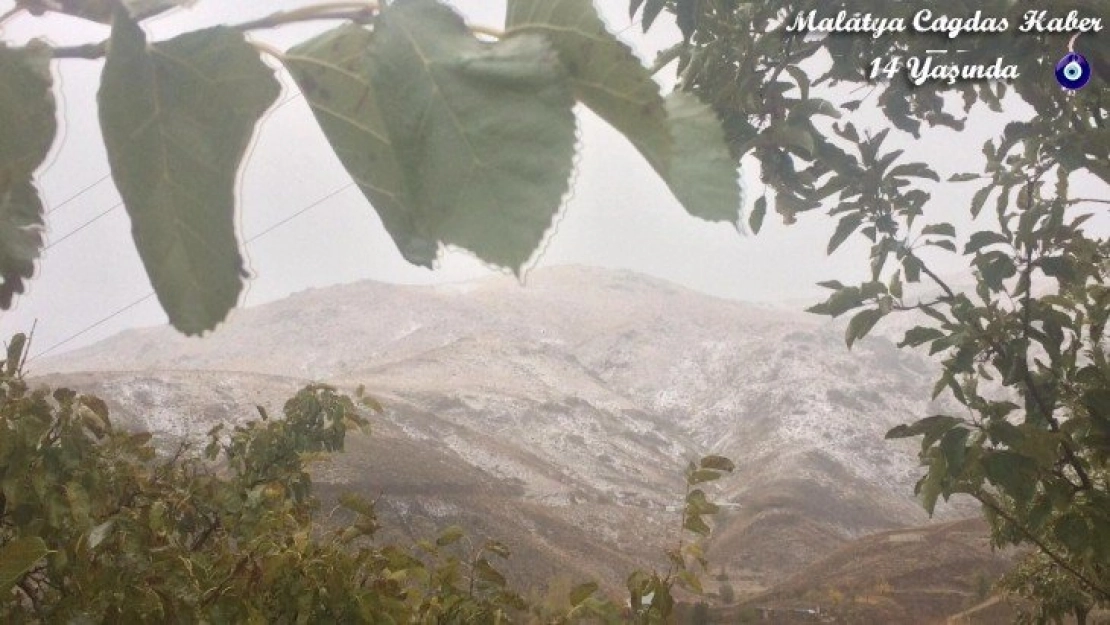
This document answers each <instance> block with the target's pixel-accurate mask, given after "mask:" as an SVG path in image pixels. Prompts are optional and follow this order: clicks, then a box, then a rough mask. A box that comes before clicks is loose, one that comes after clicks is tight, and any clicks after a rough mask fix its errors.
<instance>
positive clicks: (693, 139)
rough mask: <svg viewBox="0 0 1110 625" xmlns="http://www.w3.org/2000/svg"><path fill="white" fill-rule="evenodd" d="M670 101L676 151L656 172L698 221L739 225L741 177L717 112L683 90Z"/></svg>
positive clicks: (676, 92)
mask: <svg viewBox="0 0 1110 625" xmlns="http://www.w3.org/2000/svg"><path fill="white" fill-rule="evenodd" d="M666 103H667V117H668V125H669V127H670V129H671V135H672V136H673V137H674V150H673V152H672V154H671V157H670V162H669V163H668V165H667V167H666V169H665V170H664V169H661V168H660V167H658V166H656V171H658V172H659V174H660V175H661V176H662V177H663V180H665V181H666V182H667V186H669V187H670V188H671V192H673V193H674V195H675V197H676V198H678V201H679V202H681V203H682V205H683V206H684V207H685V208H686V211H687V212H688V213H690V214H691V215H693V216H694V217H700V218H701V219H706V220H709V221H728V222H731V223H733V224H737V225H739V223H740V206H741V204H742V203H743V200H742V198H741V196H740V174H739V171H738V170H737V166H736V161H735V160H734V159H733V158H732V156H731V155H729V152H728V146H727V144H726V143H725V135H724V130H723V128H722V126H721V122H720V120H719V119H717V114H716V113H714V112H713V109H711V108H709V107H708V106H706V105H705V104H702V103H701V101H700V100H698V98H697V96H694V95H692V94H689V93H686V92H684V91H675V92H674V93H671V94H670V95H669V96H667V98H666ZM648 161H649V162H652V161H653V159H651V158H649V159H648ZM653 164H654V163H653Z"/></svg>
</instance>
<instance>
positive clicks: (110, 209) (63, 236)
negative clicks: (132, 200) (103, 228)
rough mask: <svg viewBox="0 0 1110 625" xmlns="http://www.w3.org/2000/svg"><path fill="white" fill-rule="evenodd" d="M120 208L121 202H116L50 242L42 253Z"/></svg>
mask: <svg viewBox="0 0 1110 625" xmlns="http://www.w3.org/2000/svg"><path fill="white" fill-rule="evenodd" d="M121 206H123V202H117V203H116V204H115V205H114V206H111V207H109V208H107V209H106V210H104V212H102V213H100V214H99V215H97V216H96V217H93V218H92V219H90V220H88V221H86V222H85V223H83V224H81V225H80V226H77V227H76V228H74V229H73V230H70V231H69V232H67V233H65V234H63V235H62V236H60V237H58V238H57V239H54V240H53V241H51V242H50V244H49V245H47V246H46V247H44V248H42V251H44V252H45V251H46V250H48V249H50V248H52V247H54V246H56V245H58V244H59V243H61V242H62V241H65V240H66V239H68V238H70V237H71V236H73V235H75V234H77V233H78V232H81V231H82V230H84V229H85V228H88V227H89V226H91V225H93V224H94V223H96V222H97V221H99V220H100V219H101V218H103V217H104V216H106V215H107V214H108V213H111V212H112V211H114V210H116V209H118V208H119V207H121Z"/></svg>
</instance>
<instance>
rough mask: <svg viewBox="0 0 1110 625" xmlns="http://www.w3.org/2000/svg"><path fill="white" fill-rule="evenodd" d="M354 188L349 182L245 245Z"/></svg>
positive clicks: (248, 240) (260, 233)
mask: <svg viewBox="0 0 1110 625" xmlns="http://www.w3.org/2000/svg"><path fill="white" fill-rule="evenodd" d="M353 186H355V183H353V182H348V183H347V184H345V185H343V186H342V187H339V188H338V189H336V190H334V191H332V192H331V193H328V194H327V195H325V196H324V197H322V198H320V199H318V200H316V201H315V202H313V203H311V204H309V205H308V206H305V207H304V208H302V209H301V210H299V211H297V212H295V213H293V214H292V215H289V216H288V217H286V218H285V219H282V220H281V221H279V222H277V223H275V224H273V225H271V226H269V227H267V228H266V229H264V230H262V231H261V232H259V233H257V234H255V235H254V236H252V237H250V238H249V239H247V240H246V241H244V242H243V243H244V244H246V243H253V242H255V241H257V240H258V239H260V238H262V237H263V236H265V235H267V234H270V233H271V232H273V231H274V230H277V229H278V228H280V227H282V226H284V225H285V224H287V223H289V222H290V221H293V220H294V219H296V218H297V217H300V216H301V215H303V214H305V213H307V212H308V211H310V210H312V209H314V208H316V207H317V206H319V205H321V204H323V203H324V202H326V201H328V200H330V199H332V198H333V197H335V196H337V195H339V194H340V193H342V192H344V191H346V190H347V189H350V188H351V187H353Z"/></svg>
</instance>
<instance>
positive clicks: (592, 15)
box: [506, 0, 741, 225]
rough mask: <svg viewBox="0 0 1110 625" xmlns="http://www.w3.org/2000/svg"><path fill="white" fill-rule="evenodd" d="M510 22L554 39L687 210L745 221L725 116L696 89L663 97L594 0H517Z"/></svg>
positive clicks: (603, 112)
mask: <svg viewBox="0 0 1110 625" xmlns="http://www.w3.org/2000/svg"><path fill="white" fill-rule="evenodd" d="M645 19H646V18H645ZM506 28H507V29H508V32H509V34H510V35H512V34H513V33H533V32H538V33H542V34H543V35H545V36H546V37H547V38H548V40H550V41H551V42H552V45H554V46H555V48H556V50H558V52H559V57H560V59H561V60H562V62H563V64H564V65H566V67H567V70H568V71H569V72H570V74H571V77H572V80H573V84H574V87H575V93H576V95H577V96H578V98H579V99H580V100H581V101H582V103H583V104H585V105H586V106H588V107H590V108H591V109H592V110H593V111H594V112H595V113H597V114H598V115H599V116H601V118H602V119H604V120H605V121H607V122H609V123H610V124H612V125H613V127H614V128H616V129H617V130H619V131H621V133H623V134H624V136H625V137H627V138H628V140H629V141H631V142H632V144H633V145H634V146H636V148H637V149H638V150H639V151H640V153H641V154H643V155H644V158H646V159H647V161H648V162H649V163H650V164H651V166H652V167H653V168H654V169H655V171H656V172H658V173H659V175H660V176H661V177H662V178H663V180H664V181H666V183H667V186H669V187H670V188H671V192H673V193H674V195H675V197H676V198H678V201H679V202H681V203H682V205H683V207H685V208H686V210H687V212H689V213H690V214H691V215H693V216H695V217H700V218H701V219H706V220H709V221H728V222H731V223H733V224H737V225H738V224H739V223H740V207H741V197H740V186H739V175H738V173H737V169H736V161H735V160H734V159H733V158H732V157H731V155H730V154H729V151H728V147H727V145H726V143H725V136H724V131H723V129H722V126H721V122H720V120H719V119H718V118H717V116H716V114H715V113H714V112H713V111H712V110H711V109H710V108H709V107H707V106H705V105H704V104H702V103H701V102H700V101H699V100H698V99H697V98H696V97H695V96H693V95H691V94H687V93H685V92H675V93H673V94H671V96H669V97H668V98H667V99H665V100H664V99H663V98H662V97H661V96H660V95H659V86H658V85H657V84H656V83H655V81H654V80H652V78H651V74H650V73H649V72H648V70H647V69H646V68H644V66H643V65H642V64H641V63H640V61H639V60H638V59H637V58H636V57H635V56H634V55H633V54H632V52H631V51H630V50H629V49H628V47H627V46H625V45H624V44H623V43H621V42H620V41H619V40H618V39H617V38H616V37H614V36H613V35H612V34H611V33H609V31H608V30H607V29H606V28H605V24H604V23H603V22H602V21H601V18H600V17H598V14H597V10H596V9H595V8H594V4H593V1H592V0H512V1H511V2H509V10H508V14H507V18H506Z"/></svg>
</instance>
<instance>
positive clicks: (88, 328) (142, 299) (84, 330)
mask: <svg viewBox="0 0 1110 625" xmlns="http://www.w3.org/2000/svg"><path fill="white" fill-rule="evenodd" d="M152 297H154V291H151V292H149V293H147V294H146V295H144V296H142V297H140V298H139V299H137V300H135V301H133V302H131V303H130V304H128V305H126V306H124V307H123V308H120V309H119V310H117V311H115V312H113V313H112V314H110V315H108V316H107V317H104V318H103V319H101V320H99V321H97V322H96V323H93V324H92V325H89V326H86V327H84V328H82V329H81V330H80V331H79V332H75V333H73V334H71V335H69V336H68V337H66V338H65V339H64V340H61V341H58V342H57V343H54V344H53V345H51V346H50V347H48V348H46V349H45V350H43V351H41V352H39V353H37V354H35V355H34V356H31V357H30V358H28V359H27V362H34V361H35V360H37V359H39V358H41V357H43V356H45V355H47V354H49V353H50V352H52V351H54V350H56V349H58V348H59V347H61V346H62V345H65V344H66V343H69V342H70V341H73V340H75V339H77V338H79V337H81V336H83V335H84V334H85V333H87V332H89V331H91V330H94V329H96V328H98V327H100V326H101V325H104V324H105V323H108V322H109V321H111V320H112V319H115V318H116V317H118V316H120V315H122V314H123V313H125V312H127V311H129V310H131V309H132V308H134V307H136V306H138V305H139V304H142V303H143V302H145V301H147V300H148V299H150V298H152Z"/></svg>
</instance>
